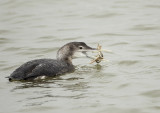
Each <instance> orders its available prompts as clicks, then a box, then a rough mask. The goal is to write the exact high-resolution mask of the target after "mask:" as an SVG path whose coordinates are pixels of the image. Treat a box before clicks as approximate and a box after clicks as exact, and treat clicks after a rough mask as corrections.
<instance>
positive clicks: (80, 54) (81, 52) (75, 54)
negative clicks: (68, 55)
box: [72, 51, 87, 59]
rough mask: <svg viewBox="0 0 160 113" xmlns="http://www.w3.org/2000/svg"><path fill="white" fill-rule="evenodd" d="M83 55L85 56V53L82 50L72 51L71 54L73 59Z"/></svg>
mask: <svg viewBox="0 0 160 113" xmlns="http://www.w3.org/2000/svg"><path fill="white" fill-rule="evenodd" d="M84 57H87V53H86V52H83V51H78V52H76V53H74V55H73V56H72V58H73V59H75V58H84Z"/></svg>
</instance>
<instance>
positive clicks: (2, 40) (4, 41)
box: [0, 33, 9, 44]
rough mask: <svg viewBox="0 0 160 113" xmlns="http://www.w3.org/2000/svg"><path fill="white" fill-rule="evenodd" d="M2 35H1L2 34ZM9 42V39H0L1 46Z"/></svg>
mask: <svg viewBox="0 0 160 113" xmlns="http://www.w3.org/2000/svg"><path fill="white" fill-rule="evenodd" d="M0 34H1V33H0ZM8 42H9V39H7V38H2V37H1V38H0V44H6V43H8Z"/></svg>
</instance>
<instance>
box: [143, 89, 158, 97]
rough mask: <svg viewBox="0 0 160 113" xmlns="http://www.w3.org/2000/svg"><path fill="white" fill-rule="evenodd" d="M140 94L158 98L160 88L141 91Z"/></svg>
mask: <svg viewBox="0 0 160 113" xmlns="http://www.w3.org/2000/svg"><path fill="white" fill-rule="evenodd" d="M142 95H144V96H147V97H153V98H158V97H160V90H151V91H147V92H144V93H142Z"/></svg>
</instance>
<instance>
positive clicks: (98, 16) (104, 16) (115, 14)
mask: <svg viewBox="0 0 160 113" xmlns="http://www.w3.org/2000/svg"><path fill="white" fill-rule="evenodd" d="M119 15H121V14H118V13H106V14H91V15H88V16H87V17H89V18H109V17H115V16H119Z"/></svg>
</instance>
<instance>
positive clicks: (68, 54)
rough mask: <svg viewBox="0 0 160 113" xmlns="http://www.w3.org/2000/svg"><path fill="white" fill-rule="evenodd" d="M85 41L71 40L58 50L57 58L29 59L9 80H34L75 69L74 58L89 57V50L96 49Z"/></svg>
mask: <svg viewBox="0 0 160 113" xmlns="http://www.w3.org/2000/svg"><path fill="white" fill-rule="evenodd" d="M94 50H96V49H95V48H91V47H89V46H88V45H86V44H85V43H84V42H70V43H67V44H66V45H64V46H62V47H61V48H60V49H59V50H58V52H57V59H36V60H31V61H28V62H26V63H24V64H22V65H21V66H20V67H19V68H17V69H16V70H15V71H14V72H13V73H12V74H11V75H10V76H9V77H7V78H9V81H21V80H34V79H36V78H38V77H42V76H46V77H55V76H57V75H62V74H65V73H68V72H73V71H74V70H75V67H74V65H73V64H72V59H74V58H78V57H84V56H86V57H89V56H88V55H87V51H94Z"/></svg>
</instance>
